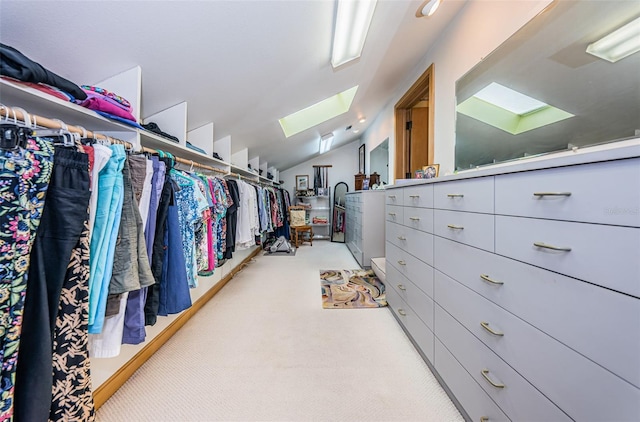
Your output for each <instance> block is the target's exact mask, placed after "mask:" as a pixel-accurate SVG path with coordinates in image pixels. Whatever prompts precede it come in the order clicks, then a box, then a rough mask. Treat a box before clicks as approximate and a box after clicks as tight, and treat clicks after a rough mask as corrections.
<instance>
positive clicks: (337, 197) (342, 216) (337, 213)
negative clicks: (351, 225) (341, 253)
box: [331, 182, 349, 243]
mask: <svg viewBox="0 0 640 422" xmlns="http://www.w3.org/2000/svg"><path fill="white" fill-rule="evenodd" d="M347 192H349V186H347V184H346V183H345V182H338V183H336V187H335V188H333V218H332V220H331V241H332V242H338V243H344V229H345V220H346V208H345V206H344V205H345V200H346V196H347V195H346V194H347Z"/></svg>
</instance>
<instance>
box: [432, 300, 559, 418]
mask: <svg viewBox="0 0 640 422" xmlns="http://www.w3.org/2000/svg"><path fill="white" fill-rule="evenodd" d="M436 324H437V326H438V334H437V337H438V339H439V340H440V341H442V343H443V344H444V345H445V346H446V347H447V349H449V351H450V352H451V353H452V354H453V356H455V358H456V359H457V360H458V362H460V363H461V364H462V366H463V367H464V368H465V369H466V371H467V372H468V373H469V374H470V375H471V376H472V377H473V378H474V379H475V380H476V382H477V383H478V384H480V386H481V387H482V388H483V389H484V390H485V391H486V393H487V394H488V395H489V396H490V397H491V398H492V399H493V400H494V401H495V402H496V403H497V404H498V406H500V408H501V409H502V411H503V412H504V413H505V414H506V415H507V416H508V417H509V418H510V419H512V420H514V421H570V420H571V419H570V418H569V417H568V416H567V415H565V414H564V413H563V412H562V411H561V410H560V409H558V407H557V406H556V405H555V404H553V403H552V402H550V401H549V399H547V398H546V397H545V396H543V395H542V394H541V393H540V392H539V391H538V390H536V388H535V387H533V386H532V385H531V384H530V383H529V382H527V381H526V380H525V379H524V378H522V377H521V376H520V375H519V374H518V373H517V372H516V371H514V370H513V368H511V367H510V366H509V365H507V364H506V363H505V362H504V361H503V360H502V359H500V358H499V357H498V356H497V355H496V354H495V353H493V352H492V351H491V350H490V349H489V348H488V347H487V346H485V345H484V344H483V343H482V342H481V341H479V340H478V339H477V338H475V337H474V336H473V335H472V334H471V333H470V332H469V331H467V329H466V328H464V327H463V326H462V325H460V323H459V322H457V321H456V320H455V319H453V317H452V316H451V315H449V314H448V313H447V312H446V311H444V310H443V309H442V308H441V307H440V306H436ZM483 372H484V374H483ZM485 377H486V378H485ZM492 383H493V384H496V385H497V386H494V385H492Z"/></svg>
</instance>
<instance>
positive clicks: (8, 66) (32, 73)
mask: <svg viewBox="0 0 640 422" xmlns="http://www.w3.org/2000/svg"><path fill="white" fill-rule="evenodd" d="M0 75H5V76H9V77H11V78H14V79H17V80H19V81H23V82H33V83H43V84H47V85H51V86H55V87H56V88H59V89H61V90H63V91H65V92H68V93H69V94H71V95H73V96H74V97H75V98H76V100H85V99H86V98H87V94H85V92H84V91H83V90H82V88H80V87H79V86H78V85H76V84H74V83H73V82H71V81H69V80H67V79H65V78H63V77H61V76H58V75H56V74H55V73H53V72H51V71H49V70H47V69H45V68H44V67H43V66H42V65H40V64H38V63H36V62H34V61H33V60H31V59H29V58H28V57H27V56H25V55H24V54H22V53H21V52H19V51H18V50H16V49H15V48H13V47H9V46H8V45H5V44H0Z"/></svg>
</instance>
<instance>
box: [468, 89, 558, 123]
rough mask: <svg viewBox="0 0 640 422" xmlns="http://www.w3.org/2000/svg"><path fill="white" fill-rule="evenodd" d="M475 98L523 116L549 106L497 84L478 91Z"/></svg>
mask: <svg viewBox="0 0 640 422" xmlns="http://www.w3.org/2000/svg"><path fill="white" fill-rule="evenodd" d="M474 97H476V98H479V99H481V100H483V101H486V102H488V103H490V104H493V105H495V106H498V107H500V108H504V109H505V110H507V111H510V112H512V113H514V114H519V115H521V116H522V115H523V114H527V113H531V112H532V111H535V110H539V109H541V108H542V107H547V106H548V105H549V104H547V103H543V102H542V101H539V100H536V99H535V98H531V97H529V96H528V95H524V94H521V93H519V92H518V91H514V90H513V89H511V88H507V87H506V86H502V85H500V84H498V83H495V82H491V83H490V84H489V85H487V86H486V87H484V88H483V89H481V90H480V91H478V92H477V93H476V94H474Z"/></svg>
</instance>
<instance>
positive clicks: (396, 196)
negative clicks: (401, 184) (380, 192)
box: [384, 188, 406, 205]
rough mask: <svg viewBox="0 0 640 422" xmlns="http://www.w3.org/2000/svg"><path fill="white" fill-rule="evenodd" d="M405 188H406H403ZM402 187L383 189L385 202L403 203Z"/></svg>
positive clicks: (388, 203) (391, 203) (392, 203)
mask: <svg viewBox="0 0 640 422" xmlns="http://www.w3.org/2000/svg"><path fill="white" fill-rule="evenodd" d="M405 189H406V188H405ZM403 190H404V189H389V190H387V191H385V193H384V196H385V203H386V204H387V205H404V201H403V200H402V199H403V193H402V191H403Z"/></svg>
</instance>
